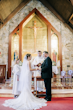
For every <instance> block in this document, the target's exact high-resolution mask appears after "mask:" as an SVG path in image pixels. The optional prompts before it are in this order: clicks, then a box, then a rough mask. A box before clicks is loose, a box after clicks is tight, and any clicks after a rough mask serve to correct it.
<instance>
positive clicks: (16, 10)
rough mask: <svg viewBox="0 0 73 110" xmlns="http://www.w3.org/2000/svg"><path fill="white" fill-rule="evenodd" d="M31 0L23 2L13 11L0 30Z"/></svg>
mask: <svg viewBox="0 0 73 110" xmlns="http://www.w3.org/2000/svg"><path fill="white" fill-rule="evenodd" d="M30 1H31V0H23V2H22V3H21V4H20V5H19V6H18V7H17V8H16V9H15V10H14V11H12V13H11V14H10V15H9V16H8V17H7V18H6V19H5V20H4V22H3V25H2V26H1V27H0V29H1V28H2V27H3V26H4V25H5V24H6V23H7V22H8V21H9V20H10V19H11V18H12V17H13V16H14V15H15V14H16V13H17V12H18V11H19V10H20V9H22V8H23V7H24V6H25V5H26V4H27V3H28V2H30Z"/></svg>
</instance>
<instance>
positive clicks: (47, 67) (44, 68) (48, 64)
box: [41, 57, 52, 79]
mask: <svg viewBox="0 0 73 110" xmlns="http://www.w3.org/2000/svg"><path fill="white" fill-rule="evenodd" d="M41 77H42V78H43V79H45V78H52V61H51V59H50V58H49V57H47V58H46V59H45V60H44V62H43V64H42V65H41Z"/></svg>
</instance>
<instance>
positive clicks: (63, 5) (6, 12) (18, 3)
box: [0, 0, 73, 32]
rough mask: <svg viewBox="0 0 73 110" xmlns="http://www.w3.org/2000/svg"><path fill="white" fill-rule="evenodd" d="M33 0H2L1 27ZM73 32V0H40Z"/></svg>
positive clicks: (0, 1)
mask: <svg viewBox="0 0 73 110" xmlns="http://www.w3.org/2000/svg"><path fill="white" fill-rule="evenodd" d="M29 1H31V0H0V28H1V27H3V26H4V25H5V24H6V23H7V22H8V21H9V20H10V19H11V18H12V17H13V16H14V15H15V14H16V13H17V12H18V11H19V10H20V9H21V8H22V7H24V6H25V5H26V4H27V3H28V2H29ZM39 1H41V2H42V3H43V5H45V6H46V7H47V8H48V9H49V10H50V11H51V12H52V13H53V14H54V15H56V16H57V17H58V18H59V19H60V20H61V21H62V22H63V23H64V24H65V25H66V26H67V27H68V28H69V29H70V30H71V31H72V32H73V0H39Z"/></svg>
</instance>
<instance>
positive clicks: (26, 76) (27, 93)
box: [3, 57, 47, 110]
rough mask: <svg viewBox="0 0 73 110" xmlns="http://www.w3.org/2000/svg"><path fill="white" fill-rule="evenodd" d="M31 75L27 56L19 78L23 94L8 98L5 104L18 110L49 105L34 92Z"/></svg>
mask: <svg viewBox="0 0 73 110" xmlns="http://www.w3.org/2000/svg"><path fill="white" fill-rule="evenodd" d="M31 75H32V73H31V71H30V70H29V61H28V60H27V59H26V57H25V58H24V61H23V65H22V69H21V75H20V80H19V81H20V82H19V83H20V86H19V90H21V94H20V95H19V97H18V98H16V99H9V100H6V101H5V103H4V104H3V106H5V107H10V108H13V109H16V110H33V109H39V108H41V107H42V106H47V104H46V100H45V99H42V98H37V97H35V96H34V95H33V94H32V92H31ZM21 85H22V86H21Z"/></svg>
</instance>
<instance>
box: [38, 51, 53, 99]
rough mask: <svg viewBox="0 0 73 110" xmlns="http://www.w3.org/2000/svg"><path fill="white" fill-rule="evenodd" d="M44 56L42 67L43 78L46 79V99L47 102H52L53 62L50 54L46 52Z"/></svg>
mask: <svg viewBox="0 0 73 110" xmlns="http://www.w3.org/2000/svg"><path fill="white" fill-rule="evenodd" d="M43 56H44V58H45V60H44V62H43V63H42V65H41V69H40V70H41V77H42V79H44V83H45V88H46V97H45V99H46V100H47V101H51V78H52V61H51V59H50V58H49V56H48V52H47V51H44V52H43Z"/></svg>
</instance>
